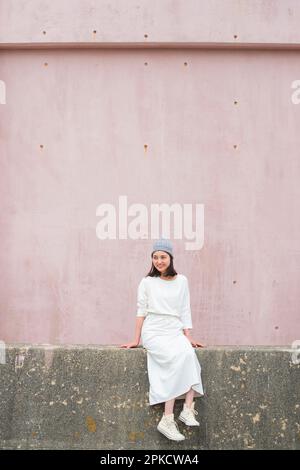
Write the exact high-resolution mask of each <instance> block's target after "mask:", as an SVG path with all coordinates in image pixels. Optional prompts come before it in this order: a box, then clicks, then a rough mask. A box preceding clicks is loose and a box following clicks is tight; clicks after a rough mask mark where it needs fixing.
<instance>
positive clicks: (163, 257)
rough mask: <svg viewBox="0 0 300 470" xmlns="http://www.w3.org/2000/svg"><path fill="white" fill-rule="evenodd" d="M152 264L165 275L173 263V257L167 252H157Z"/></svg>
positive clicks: (154, 254)
mask: <svg viewBox="0 0 300 470" xmlns="http://www.w3.org/2000/svg"><path fill="white" fill-rule="evenodd" d="M152 262H153V265H154V267H155V268H156V269H157V271H159V272H160V273H161V274H163V273H164V272H165V271H166V270H167V269H168V267H169V266H170V263H171V257H170V255H169V254H168V253H166V252H165V251H155V253H153V256H152Z"/></svg>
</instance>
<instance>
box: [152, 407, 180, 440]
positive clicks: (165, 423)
mask: <svg viewBox="0 0 300 470" xmlns="http://www.w3.org/2000/svg"><path fill="white" fill-rule="evenodd" d="M157 430H158V431H159V432H161V433H162V434H163V435H164V436H166V437H167V438H168V439H171V440H172V441H183V440H184V439H185V436H184V435H183V434H181V433H180V432H179V429H178V425H177V423H176V421H175V420H174V414H173V413H172V414H170V415H165V414H163V417H162V418H161V420H160V422H159V423H158V426H157Z"/></svg>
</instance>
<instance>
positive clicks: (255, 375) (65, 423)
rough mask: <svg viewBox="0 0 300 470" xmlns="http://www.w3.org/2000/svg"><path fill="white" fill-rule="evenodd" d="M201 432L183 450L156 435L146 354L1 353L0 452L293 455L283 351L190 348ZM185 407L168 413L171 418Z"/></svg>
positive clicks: (294, 435) (293, 407)
mask: <svg viewBox="0 0 300 470" xmlns="http://www.w3.org/2000/svg"><path fill="white" fill-rule="evenodd" d="M197 354H198V357H199V360H200V363H201V365H202V377H203V383H204V387H205V392H206V394H205V397H203V398H197V399H196V409H197V410H198V412H199V415H198V417H199V419H200V421H201V426H200V428H198V429H195V428H187V427H185V425H184V424H183V423H181V422H180V421H178V424H179V428H180V429H181V430H182V431H183V433H184V434H185V435H186V440H185V441H183V442H182V443H173V442H171V441H169V440H168V439H167V438H165V437H164V436H162V435H161V434H159V433H158V431H157V430H156V425H157V423H158V421H159V419H160V416H161V413H162V410H163V407H162V405H155V406H153V407H150V406H149V405H148V395H147V393H148V377H147V368H146V358H147V357H146V351H145V350H144V349H143V348H141V347H140V348H138V349H130V350H124V349H119V348H117V347H109V346H107V347H101V346H51V345H7V346H6V363H5V364H1V365H0V374H1V382H0V407H1V416H0V447H1V448H2V449H14V448H19V449H30V448H34V449H149V450H150V449H299V448H300V416H299V410H300V365H299V364H298V365H297V364H294V363H293V361H292V356H291V351H290V349H289V348H288V347H276V348H274V347H269V348H268V347H261V348H251V347H249V348H247V347H244V348H242V349H241V348H237V347H233V348H232V347H224V348H222V347H218V348H212V347H210V348H205V349H203V350H202V349H201V350H197ZM182 403H183V401H182V400H178V401H177V402H176V406H175V417H178V414H179V412H180V409H181V406H182Z"/></svg>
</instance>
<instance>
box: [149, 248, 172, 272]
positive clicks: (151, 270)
mask: <svg viewBox="0 0 300 470" xmlns="http://www.w3.org/2000/svg"><path fill="white" fill-rule="evenodd" d="M162 251H163V250H162ZM168 255H169V256H170V258H171V260H170V265H169V266H168V268H167V271H166V273H165V276H171V277H174V276H176V274H177V272H176V271H175V269H174V265H173V256H172V255H170V253H168ZM152 258H153V253H152V255H151V259H152ZM160 275H161V273H160V272H159V271H158V270H157V269H156V267H155V266H154V264H153V261H152V266H151V269H150V271H149V272H148V274H147V276H145V277H148V276H151V277H160Z"/></svg>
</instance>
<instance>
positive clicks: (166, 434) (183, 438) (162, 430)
mask: <svg viewBox="0 0 300 470" xmlns="http://www.w3.org/2000/svg"><path fill="white" fill-rule="evenodd" d="M157 430H158V431H159V432H160V433H161V434H163V435H164V436H166V437H167V438H168V439H170V440H171V441H184V440H185V437H184V436H183V437H180V438H178V439H176V438H174V437H171V435H170V434H168V433H167V432H166V431H165V430H164V429H160V428H159V427H158V426H157Z"/></svg>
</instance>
